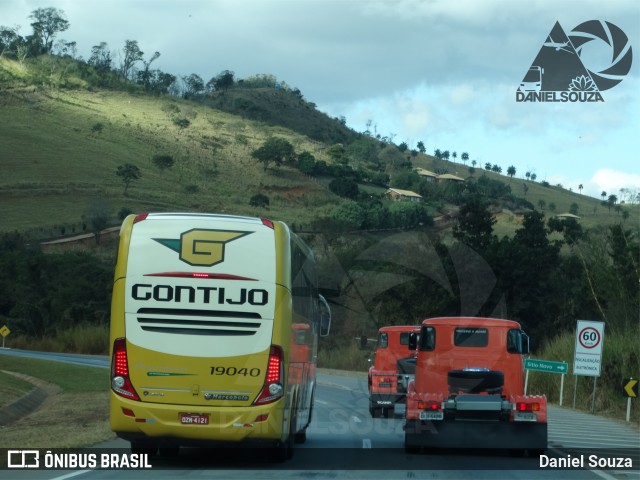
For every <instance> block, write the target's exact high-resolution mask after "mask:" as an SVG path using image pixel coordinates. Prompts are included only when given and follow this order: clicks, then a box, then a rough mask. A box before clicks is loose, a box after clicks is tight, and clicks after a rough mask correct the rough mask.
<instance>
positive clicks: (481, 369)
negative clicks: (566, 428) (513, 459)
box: [404, 317, 547, 454]
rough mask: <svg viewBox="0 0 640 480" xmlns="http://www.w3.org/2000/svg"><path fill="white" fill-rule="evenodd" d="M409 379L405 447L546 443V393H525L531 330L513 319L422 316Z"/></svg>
mask: <svg viewBox="0 0 640 480" xmlns="http://www.w3.org/2000/svg"><path fill="white" fill-rule="evenodd" d="M408 347H409V348H410V349H411V348H416V347H417V357H416V369H415V377H414V379H413V381H411V382H410V383H409V385H408V392H407V397H406V402H407V407H406V414H405V419H406V422H405V426H404V429H405V449H406V450H407V452H419V451H420V450H421V449H423V448H427V449H437V448H492V449H508V450H510V451H512V452H514V453H518V454H521V453H524V452H525V451H528V452H529V453H530V454H540V453H541V452H542V451H544V450H545V449H546V448H547V399H546V396H544V395H525V394H524V365H523V355H525V354H527V353H529V337H528V336H527V335H526V334H525V333H524V332H523V331H522V329H521V327H520V324H518V323H517V322H514V321H511V320H501V319H493V318H479V317H446V318H433V319H427V320H425V321H423V322H422V326H421V329H420V335H419V337H418V336H417V335H412V336H411V338H410V342H409V346H408Z"/></svg>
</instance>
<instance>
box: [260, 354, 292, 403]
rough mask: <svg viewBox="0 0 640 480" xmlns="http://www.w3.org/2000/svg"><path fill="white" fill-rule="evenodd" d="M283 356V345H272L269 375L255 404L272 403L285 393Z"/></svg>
mask: <svg viewBox="0 0 640 480" xmlns="http://www.w3.org/2000/svg"><path fill="white" fill-rule="evenodd" d="M283 357H284V355H283V353H282V347H279V346H277V345H271V350H270V351H269V363H268V364H267V376H266V378H265V381H264V386H263V387H262V390H261V391H260V393H259V394H258V397H257V398H256V399H255V401H254V402H253V403H254V404H255V405H265V404H267V403H272V402H275V401H276V400H278V399H279V398H280V397H282V394H283V393H284V388H283V386H282V380H283V377H284V365H283Z"/></svg>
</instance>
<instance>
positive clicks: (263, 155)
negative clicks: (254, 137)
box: [251, 137, 295, 171]
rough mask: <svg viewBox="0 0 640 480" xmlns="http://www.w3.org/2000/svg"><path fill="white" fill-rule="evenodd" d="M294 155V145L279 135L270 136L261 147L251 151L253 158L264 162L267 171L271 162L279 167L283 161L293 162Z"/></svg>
mask: <svg viewBox="0 0 640 480" xmlns="http://www.w3.org/2000/svg"><path fill="white" fill-rule="evenodd" d="M294 155H295V151H294V148H293V145H291V144H290V143H289V142H288V141H287V140H285V139H284V138H279V137H271V138H268V139H267V140H266V141H265V142H264V144H263V145H262V146H261V147H260V148H258V149H256V150H254V151H253V152H251V156H252V157H253V158H255V159H256V160H258V161H259V162H262V164H263V167H264V170H265V171H266V170H267V167H268V166H269V164H270V163H275V164H276V166H277V167H279V166H280V165H282V163H290V162H292V161H293V159H294Z"/></svg>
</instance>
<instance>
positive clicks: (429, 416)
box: [420, 412, 444, 420]
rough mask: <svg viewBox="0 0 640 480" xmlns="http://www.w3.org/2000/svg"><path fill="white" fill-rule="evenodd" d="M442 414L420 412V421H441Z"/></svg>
mask: <svg viewBox="0 0 640 480" xmlns="http://www.w3.org/2000/svg"><path fill="white" fill-rule="evenodd" d="M443 419H444V412H420V420H443Z"/></svg>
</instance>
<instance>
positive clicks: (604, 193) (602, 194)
mask: <svg viewBox="0 0 640 480" xmlns="http://www.w3.org/2000/svg"><path fill="white" fill-rule="evenodd" d="M600 196H601V197H602V201H603V202H604V199H605V197H606V196H607V192H605V191H604V190H603V191H602V193H601V194H600Z"/></svg>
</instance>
